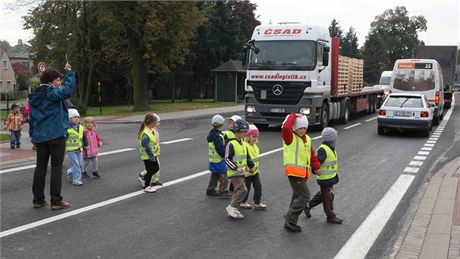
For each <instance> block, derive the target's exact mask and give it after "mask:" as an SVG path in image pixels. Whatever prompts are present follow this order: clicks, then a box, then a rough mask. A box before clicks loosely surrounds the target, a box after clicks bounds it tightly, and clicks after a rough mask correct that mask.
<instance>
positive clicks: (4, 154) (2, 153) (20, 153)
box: [0, 105, 244, 169]
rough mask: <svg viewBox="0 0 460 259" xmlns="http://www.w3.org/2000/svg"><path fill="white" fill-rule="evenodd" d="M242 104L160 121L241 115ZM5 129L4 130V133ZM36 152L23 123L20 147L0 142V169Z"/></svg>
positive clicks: (30, 159) (119, 119) (133, 119)
mask: <svg viewBox="0 0 460 259" xmlns="http://www.w3.org/2000/svg"><path fill="white" fill-rule="evenodd" d="M243 111H244V105H237V106H230V107H220V108H210V109H199V110H189V111H180V112H169V113H160V114H159V115H160V117H161V121H162V122H164V121H169V120H177V119H191V118H200V117H202V118H211V116H212V115H214V114H221V115H223V116H230V115H233V114H240V115H242V114H243ZM95 120H96V122H97V123H98V124H127V123H135V124H138V123H141V121H142V120H144V115H135V116H104V117H95ZM6 132H7V131H5V133H6ZM35 159H36V153H35V151H33V150H32V143H31V142H30V138H29V125H28V124H25V125H24V127H23V129H22V136H21V148H20V149H10V143H9V142H5V143H1V144H0V169H7V168H10V167H15V166H23V165H30V164H34V163H35Z"/></svg>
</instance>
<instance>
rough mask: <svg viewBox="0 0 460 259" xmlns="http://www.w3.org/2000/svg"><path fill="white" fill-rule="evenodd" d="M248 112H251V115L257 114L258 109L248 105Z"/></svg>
mask: <svg viewBox="0 0 460 259" xmlns="http://www.w3.org/2000/svg"><path fill="white" fill-rule="evenodd" d="M246 111H247V112H249V113H253V112H256V107H254V106H252V105H248V106H246Z"/></svg>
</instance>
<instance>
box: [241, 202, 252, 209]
mask: <svg viewBox="0 0 460 259" xmlns="http://www.w3.org/2000/svg"><path fill="white" fill-rule="evenodd" d="M240 207H241V208H243V209H252V205H251V204H249V203H247V202H244V203H241V204H240Z"/></svg>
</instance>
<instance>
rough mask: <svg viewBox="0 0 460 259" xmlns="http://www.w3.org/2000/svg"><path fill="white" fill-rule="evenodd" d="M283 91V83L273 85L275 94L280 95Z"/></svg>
mask: <svg viewBox="0 0 460 259" xmlns="http://www.w3.org/2000/svg"><path fill="white" fill-rule="evenodd" d="M282 93H283V87H282V86H281V85H274V86H273V94H274V95H276V96H279V95H281V94H282Z"/></svg>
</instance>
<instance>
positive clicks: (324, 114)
mask: <svg viewBox="0 0 460 259" xmlns="http://www.w3.org/2000/svg"><path fill="white" fill-rule="evenodd" d="M328 122H329V111H328V105H327V103H323V106H321V114H320V116H319V123H320V127H321V129H324V128H326V127H327V123H328Z"/></svg>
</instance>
